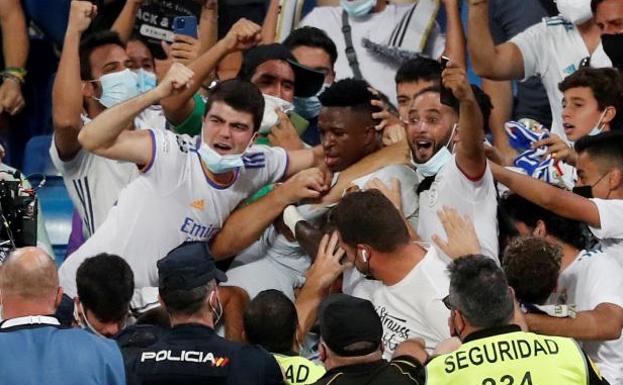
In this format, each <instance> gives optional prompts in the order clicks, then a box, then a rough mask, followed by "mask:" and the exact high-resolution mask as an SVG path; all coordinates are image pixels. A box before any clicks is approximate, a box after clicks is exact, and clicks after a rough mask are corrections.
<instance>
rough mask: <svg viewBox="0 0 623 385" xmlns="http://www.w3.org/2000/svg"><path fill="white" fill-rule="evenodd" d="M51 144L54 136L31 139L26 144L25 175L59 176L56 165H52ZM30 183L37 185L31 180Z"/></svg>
mask: <svg viewBox="0 0 623 385" xmlns="http://www.w3.org/2000/svg"><path fill="white" fill-rule="evenodd" d="M51 143H52V135H40V136H33V137H32V138H30V140H29V141H28V143H27V144H26V151H24V162H23V163H22V164H23V167H22V173H23V174H24V175H26V176H30V175H32V176H36V175H35V174H41V175H45V176H50V175H54V176H58V175H59V174H58V171H56V168H55V167H54V164H52V159H50V153H49V150H50V144H51ZM29 180H30V178H29ZM38 180H41V178H40V177H39V178H38ZM30 182H31V183H33V185H35V181H33V180H30Z"/></svg>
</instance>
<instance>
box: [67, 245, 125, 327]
mask: <svg viewBox="0 0 623 385" xmlns="http://www.w3.org/2000/svg"><path fill="white" fill-rule="evenodd" d="M76 286H77V289H78V297H79V298H80V303H81V304H82V306H84V307H85V308H86V309H89V310H90V311H91V312H92V313H93V314H94V315H95V317H96V318H97V319H98V320H100V321H102V322H118V321H121V320H123V319H125V317H126V316H127V314H128V311H129V308H130V301H131V300H132V295H133V294H134V274H133V273H132V269H131V268H130V265H128V263H127V262H126V261H125V260H124V259H123V258H121V257H119V256H116V255H112V254H106V253H102V254H98V255H96V256H95V257H91V258H87V259H85V260H84V261H83V262H82V264H80V267H78V271H77V272H76Z"/></svg>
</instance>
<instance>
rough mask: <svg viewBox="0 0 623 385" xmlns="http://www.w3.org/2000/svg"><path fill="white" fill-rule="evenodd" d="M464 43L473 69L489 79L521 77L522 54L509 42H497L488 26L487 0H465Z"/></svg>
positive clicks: (522, 68) (522, 66)
mask: <svg viewBox="0 0 623 385" xmlns="http://www.w3.org/2000/svg"><path fill="white" fill-rule="evenodd" d="M467 30H468V33H469V35H468V38H467V47H468V49H469V54H470V56H471V59H472V65H473V66H474V71H475V72H476V73H477V74H478V75H480V76H482V77H485V78H489V79H492V80H512V79H521V78H523V76H524V65H523V57H522V55H521V51H520V50H519V48H518V47H517V46H516V45H515V44H513V43H503V44H500V45H498V46H496V45H495V43H494V42H493V37H492V36H491V30H490V29H489V0H469V17H468V26H467Z"/></svg>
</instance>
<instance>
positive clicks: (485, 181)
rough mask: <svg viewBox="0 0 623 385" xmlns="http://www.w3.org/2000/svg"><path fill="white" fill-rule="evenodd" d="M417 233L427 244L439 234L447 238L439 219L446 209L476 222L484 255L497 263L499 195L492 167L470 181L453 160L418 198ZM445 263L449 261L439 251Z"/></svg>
mask: <svg viewBox="0 0 623 385" xmlns="http://www.w3.org/2000/svg"><path fill="white" fill-rule="evenodd" d="M419 201H420V204H419V209H420V213H419V220H418V226H417V233H418V235H419V236H420V238H421V239H422V241H424V242H432V237H433V235H435V234H437V235H439V236H440V237H441V238H442V239H446V232H445V230H444V228H443V225H442V224H441V220H440V219H439V217H438V216H437V212H438V211H439V210H441V209H443V208H444V207H445V206H449V207H452V208H454V209H456V210H457V211H458V212H459V213H460V214H461V215H467V216H468V217H469V218H470V219H471V220H472V221H473V223H474V228H475V229H476V234H477V235H478V240H479V241H480V249H481V253H482V254H483V255H485V256H487V257H490V258H492V259H494V260H496V261H498V258H497V257H498V221H497V207H498V206H497V192H496V189H495V182H494V180H493V174H491V169H490V168H489V165H487V168H486V169H485V173H484V175H483V176H482V177H481V178H480V179H478V180H471V179H469V178H468V177H467V176H465V174H463V172H462V171H461V170H460V169H459V167H458V166H457V164H456V157H452V158H451V159H450V160H449V161H448V162H447V163H446V165H445V166H443V167H442V169H441V170H440V171H439V173H438V174H437V176H436V177H435V181H434V182H433V183H432V185H431V187H430V189H428V190H425V191H422V192H421V193H420V196H419ZM439 252H440V254H442V255H443V258H444V259H445V260H446V262H448V263H449V262H450V259H449V258H448V257H447V256H445V254H443V253H442V252H441V251H440V250H439Z"/></svg>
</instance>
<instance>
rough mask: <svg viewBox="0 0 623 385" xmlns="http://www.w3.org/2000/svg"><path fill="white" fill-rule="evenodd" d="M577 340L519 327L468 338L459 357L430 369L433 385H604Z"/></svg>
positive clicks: (433, 362)
mask: <svg viewBox="0 0 623 385" xmlns="http://www.w3.org/2000/svg"><path fill="white" fill-rule="evenodd" d="M607 383H608V382H607V381H605V380H603V379H602V378H601V375H600V374H599V371H598V369H597V368H596V367H595V366H594V364H593V363H592V362H591V361H590V359H589V358H588V357H587V356H586V354H585V353H584V352H583V351H582V350H581V349H580V347H579V346H578V344H577V343H576V342H575V340H573V339H571V338H564V337H552V336H543V335H538V334H534V333H526V332H523V331H521V329H520V328H519V327H518V326H516V325H506V326H502V327H497V328H491V329H485V330H480V331H477V332H474V333H472V334H470V335H469V336H467V337H466V338H465V340H464V341H463V345H462V346H461V347H460V348H459V349H457V350H456V351H454V352H452V353H450V354H445V355H441V356H438V357H435V358H433V359H432V360H431V361H430V362H429V363H428V365H426V384H430V385H441V384H443V385H459V384H460V385H542V384H561V385H562V384H564V385H597V384H600V385H603V384H607Z"/></svg>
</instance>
